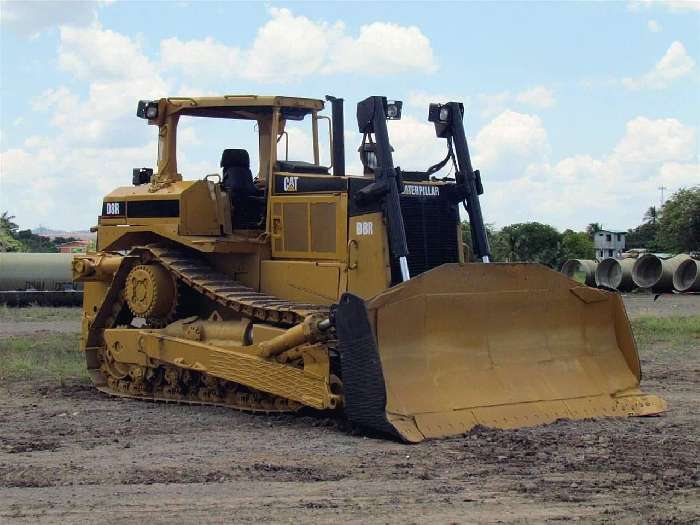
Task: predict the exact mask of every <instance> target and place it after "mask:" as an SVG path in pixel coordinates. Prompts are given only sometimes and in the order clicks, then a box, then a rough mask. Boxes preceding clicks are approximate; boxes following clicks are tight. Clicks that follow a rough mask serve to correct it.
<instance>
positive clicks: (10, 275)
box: [0, 253, 83, 306]
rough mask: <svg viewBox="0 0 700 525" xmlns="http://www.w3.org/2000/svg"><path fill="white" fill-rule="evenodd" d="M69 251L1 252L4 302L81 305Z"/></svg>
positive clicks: (0, 294) (1, 298) (0, 289)
mask: <svg viewBox="0 0 700 525" xmlns="http://www.w3.org/2000/svg"><path fill="white" fill-rule="evenodd" d="M72 260H73V255H72V254H69V253H0V304H7V305H11V306H22V305H26V304H33V303H36V304H41V305H53V306H58V305H79V304H81V303H82V297H83V294H82V291H81V290H82V284H81V283H74V282H73V272H72V270H71V261H72Z"/></svg>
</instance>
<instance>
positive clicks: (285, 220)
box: [282, 202, 309, 252]
mask: <svg viewBox="0 0 700 525" xmlns="http://www.w3.org/2000/svg"><path fill="white" fill-rule="evenodd" d="M282 225H283V237H282V240H283V243H284V251H286V252H308V251H309V204H308V202H285V203H284V204H283V205H282Z"/></svg>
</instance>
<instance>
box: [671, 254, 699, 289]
mask: <svg viewBox="0 0 700 525" xmlns="http://www.w3.org/2000/svg"><path fill="white" fill-rule="evenodd" d="M673 287H674V288H675V289H676V290H678V291H679V292H700V260H698V259H686V260H685V261H683V262H681V263H680V264H679V265H678V268H676V271H675V272H674V273H673Z"/></svg>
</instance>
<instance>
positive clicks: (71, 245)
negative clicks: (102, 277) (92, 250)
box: [58, 239, 90, 253]
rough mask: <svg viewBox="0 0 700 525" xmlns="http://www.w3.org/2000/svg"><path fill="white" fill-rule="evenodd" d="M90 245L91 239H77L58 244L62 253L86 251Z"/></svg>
mask: <svg viewBox="0 0 700 525" xmlns="http://www.w3.org/2000/svg"><path fill="white" fill-rule="evenodd" d="M89 247H90V241H88V240H85V239H79V240H77V241H71V242H64V243H63V244H59V245H58V251H59V252H60V253H86V252H87V251H88V248H89Z"/></svg>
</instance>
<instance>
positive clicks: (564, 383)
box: [73, 95, 665, 442]
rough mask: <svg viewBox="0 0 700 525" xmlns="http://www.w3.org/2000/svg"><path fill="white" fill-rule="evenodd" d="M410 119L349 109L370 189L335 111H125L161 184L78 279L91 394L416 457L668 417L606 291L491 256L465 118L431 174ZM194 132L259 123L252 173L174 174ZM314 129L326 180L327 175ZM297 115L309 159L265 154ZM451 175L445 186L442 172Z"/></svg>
mask: <svg viewBox="0 0 700 525" xmlns="http://www.w3.org/2000/svg"><path fill="white" fill-rule="evenodd" d="M327 102H330V106H331V116H330V117H328V116H324V115H322V114H321V112H322V111H323V110H324V107H325V105H326V103H327ZM401 109H402V107H401V102H400V101H392V100H388V99H387V98H385V97H376V96H375V97H369V98H367V99H365V100H363V101H362V102H360V103H359V104H358V105H357V124H358V131H359V134H361V137H362V139H361V141H360V140H358V142H360V148H359V150H358V151H359V154H360V160H361V162H362V166H363V170H362V171H363V173H357V174H354V175H350V174H347V173H346V172H345V145H344V120H343V101H342V99H338V98H334V97H326V99H325V100H317V99H307V98H291V97H277V96H253V95H240V96H239V95H231V96H222V97H193V98H185V97H171V98H163V99H160V100H146V101H140V102H139V104H138V109H137V115H138V116H139V117H141V118H143V119H145V120H147V121H148V124H150V125H154V126H157V129H158V163H157V169H156V170H155V171H154V170H153V169H148V168H138V169H134V171H133V181H132V182H133V184H132V185H131V186H125V187H120V188H117V189H116V190H114V191H113V192H111V193H110V194H108V195H107V196H106V197H105V198H104V201H103V203H102V212H101V215H100V217H99V221H98V225H97V226H96V231H97V238H98V240H97V252H96V253H92V254H88V255H80V256H77V257H76V258H75V259H74V263H73V272H74V278H75V280H77V281H82V282H83V283H84V314H83V319H82V337H81V343H80V344H81V350H82V351H83V352H84V353H85V356H86V361H87V368H88V370H89V373H90V376H91V378H92V380H93V382H94V383H95V385H96V386H97V388H99V389H100V390H102V391H104V392H108V393H110V394H113V395H118V396H126V397H133V398H141V399H148V400H165V401H177V402H183V403H196V404H213V405H223V406H228V407H233V408H237V409H241V410H246V411H259V412H291V411H297V410H299V409H301V408H303V407H311V408H313V409H318V410H342V411H343V413H344V416H345V417H346V418H347V419H348V420H349V421H350V422H351V423H352V424H355V425H357V426H360V427H364V428H366V429H369V430H370V431H374V432H379V433H383V434H386V435H391V436H394V437H398V438H400V439H402V440H404V441H407V442H419V441H421V440H423V439H426V438H436V437H444V436H451V435H457V434H461V433H463V432H466V431H468V430H469V429H470V428H472V427H474V426H476V425H483V426H487V427H496V428H516V427H523V426H533V425H538V424H543V423H547V422H551V421H554V420H556V419H561V418H565V419H581V418H591V417H600V416H629V415H649V414H656V413H659V412H661V411H663V410H664V409H665V402H664V401H663V400H662V399H660V398H658V397H656V396H653V395H645V394H643V393H642V392H641V391H640V389H639V386H640V378H641V372H640V364H639V358H638V355H637V350H636V346H635V341H634V338H633V335H632V332H631V328H630V324H629V321H628V319H627V315H626V313H625V309H624V305H623V303H622V301H621V299H620V297H619V296H618V295H616V294H613V293H609V292H606V291H601V290H596V289H593V288H589V287H586V286H584V285H582V284H580V283H578V282H575V281H573V280H570V279H568V278H566V277H565V276H564V275H562V274H560V273H558V272H555V271H553V270H550V269H548V268H546V267H544V266H540V265H537V264H525V263H493V262H490V248H489V243H488V239H487V235H486V230H485V228H484V221H483V218H482V213H481V208H480V205H479V195H480V194H481V193H482V192H483V187H482V182H481V175H480V173H479V172H478V171H475V170H474V169H473V168H472V165H471V160H470V157H469V150H468V146H467V139H466V136H465V131H464V124H463V120H464V107H463V105H462V104H460V103H457V102H448V103H444V104H430V106H429V108H428V120H429V121H430V122H432V123H433V124H434V126H435V131H436V136H437V138H438V139H445V142H446V146H447V148H446V149H447V154H446V156H445V158H444V159H443V160H441V161H440V162H438V163H437V164H435V165H433V166H431V167H430V168H428V169H427V170H425V171H406V170H401V169H400V168H398V167H395V166H394V161H393V156H392V152H393V148H392V147H391V144H390V139H389V133H388V128H387V120H391V119H399V118H400V117H401ZM195 117H198V118H217V119H239V120H245V121H249V122H250V124H254V125H255V128H256V129H257V142H258V151H257V155H258V156H257V158H258V161H259V165H258V166H255V167H254V168H256V169H257V176H253V173H252V171H251V166H250V155H249V153H248V152H247V151H246V150H244V149H226V150H224V151H223V153H222V156H221V161H220V166H221V168H222V170H221V173H217V174H210V175H206V176H203V175H204V174H200V177H202V176H203V178H200V179H196V180H184V179H183V177H182V176H181V175H180V173H178V165H177V155H176V147H177V129H178V123H179V121H180V120H181V119H183V118H195ZM322 119H327V120H328V129H329V132H328V142H329V143H328V150H329V152H330V160H331V162H330V164H331V166H323V165H321V163H320V160H319V159H320V154H319V152H320V150H321V149H322V148H323V147H325V144H323V145H322V144H320V143H319V142H320V139H319V122H320V121H321V120H322ZM294 121H296V122H306V123H308V124H310V128H311V140H312V148H311V149H312V151H310V152H309V156H308V158H307V159H299V160H290V159H289V158H288V154H285V155H282V154H278V151H279V149H280V147H281V144H282V143H281V140H282V139H283V138H284V139H285V140H289V135H288V134H287V133H286V131H285V128H286V127H288V126H289V124H290V122H294ZM359 136H360V135H358V137H359ZM283 156H284V158H282V157H283ZM444 167H450V168H451V171H450V173H451V174H452V176H449V175H450V173H448V175H447V176H442V177H438V176H437V174H438V172H439V171H440V170H442V169H443V168H444ZM460 205H463V206H464V207H465V209H466V211H467V213H468V216H469V225H470V228H471V239H472V241H471V247H470V250H469V251H468V253H469V255H465V250H464V249H463V248H464V247H463V243H462V236H461V229H460V213H459V206H460ZM465 259H466V260H465Z"/></svg>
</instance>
